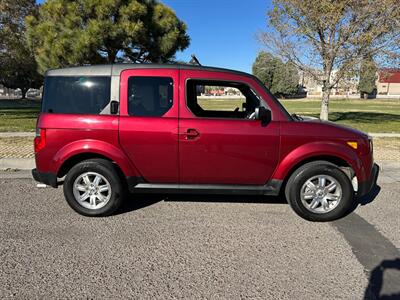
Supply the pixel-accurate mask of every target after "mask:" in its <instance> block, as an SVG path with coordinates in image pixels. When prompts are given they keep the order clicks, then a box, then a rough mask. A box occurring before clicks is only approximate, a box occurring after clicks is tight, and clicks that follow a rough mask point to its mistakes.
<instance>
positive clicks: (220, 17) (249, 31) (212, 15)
mask: <svg viewBox="0 0 400 300" xmlns="http://www.w3.org/2000/svg"><path fill="white" fill-rule="evenodd" d="M38 2H39V3H40V2H44V1H38ZM161 2H163V3H165V4H166V5H168V6H169V7H171V8H172V9H173V10H174V11H175V13H176V14H177V16H178V18H180V19H181V20H183V21H184V22H185V23H186V25H187V27H188V33H189V35H190V37H191V43H190V46H189V48H187V49H186V50H185V51H183V52H178V53H177V55H176V57H177V59H179V60H183V61H189V60H190V55H191V54H193V53H194V54H196V56H197V58H198V59H199V60H200V62H201V63H202V64H203V65H207V66H214V67H225V68H230V69H235V70H240V71H245V72H251V65H252V63H253V61H254V59H255V57H256V55H257V53H258V51H260V50H261V49H262V47H261V45H260V44H259V43H258V41H257V39H256V34H257V32H259V31H261V30H265V28H266V12H267V10H268V9H269V8H270V7H271V1H268V0H247V1H246V0H213V1H212V0H161Z"/></svg>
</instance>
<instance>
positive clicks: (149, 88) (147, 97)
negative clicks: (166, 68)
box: [128, 77, 173, 117]
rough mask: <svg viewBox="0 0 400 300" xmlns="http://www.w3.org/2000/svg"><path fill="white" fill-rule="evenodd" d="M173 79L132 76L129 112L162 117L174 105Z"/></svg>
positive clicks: (130, 113) (129, 88)
mask: <svg viewBox="0 0 400 300" xmlns="http://www.w3.org/2000/svg"><path fill="white" fill-rule="evenodd" d="M172 99H173V80H172V78H170V77H130V78H129V79H128V113H129V115H131V116H148V117H150V116H151V117H160V116H162V115H164V114H165V113H166V112H167V111H168V110H170V108H171V107H172V102H173V100H172Z"/></svg>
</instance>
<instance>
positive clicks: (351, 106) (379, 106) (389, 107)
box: [281, 100, 400, 133]
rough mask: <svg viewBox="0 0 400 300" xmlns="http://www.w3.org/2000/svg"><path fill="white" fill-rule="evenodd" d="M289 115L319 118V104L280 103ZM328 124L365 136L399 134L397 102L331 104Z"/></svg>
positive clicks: (301, 101) (334, 101)
mask: <svg viewBox="0 0 400 300" xmlns="http://www.w3.org/2000/svg"><path fill="white" fill-rule="evenodd" d="M281 103H282V104H283V105H284V106H285V108H286V109H287V110H288V111H289V112H290V113H296V114H298V115H307V116H313V117H319V112H320V105H321V102H320V101H319V100H281ZM329 120H330V121H333V122H336V123H340V124H345V125H349V126H351V127H354V128H357V129H359V130H362V131H365V132H386V133H391V132H397V133H400V101H398V100H330V103H329Z"/></svg>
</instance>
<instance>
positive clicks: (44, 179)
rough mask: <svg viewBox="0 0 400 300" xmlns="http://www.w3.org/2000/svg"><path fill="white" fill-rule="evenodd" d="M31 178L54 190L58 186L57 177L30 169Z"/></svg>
mask: <svg viewBox="0 0 400 300" xmlns="http://www.w3.org/2000/svg"><path fill="white" fill-rule="evenodd" d="M32 176H33V179H35V180H36V181H38V182H41V183H44V184H47V185H49V186H51V187H54V188H56V187H57V186H58V183H57V175H55V174H53V173H42V172H39V171H38V170H37V169H32Z"/></svg>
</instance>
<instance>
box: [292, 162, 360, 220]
mask: <svg viewBox="0 0 400 300" xmlns="http://www.w3.org/2000/svg"><path fill="white" fill-rule="evenodd" d="M285 194H286V199H287V200H288V202H289V204H290V206H291V207H292V208H293V210H294V211H295V212H296V213H297V214H298V215H299V216H301V217H303V218H304V219H306V220H310V221H321V222H323V221H333V220H336V219H339V218H341V217H343V216H344V215H346V213H347V212H348V211H349V210H350V208H351V207H352V202H353V196H354V191H353V187H352V184H351V182H350V180H349V178H348V177H347V175H346V174H345V173H344V172H343V171H342V170H341V169H340V168H339V167H337V166H336V165H334V164H332V163H329V162H326V161H315V162H311V163H307V164H305V165H303V166H301V167H300V168H298V169H297V170H296V171H294V172H293V174H292V175H291V176H290V178H289V180H288V182H287V185H286V189H285Z"/></svg>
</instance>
